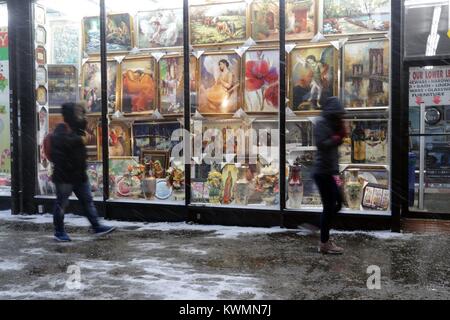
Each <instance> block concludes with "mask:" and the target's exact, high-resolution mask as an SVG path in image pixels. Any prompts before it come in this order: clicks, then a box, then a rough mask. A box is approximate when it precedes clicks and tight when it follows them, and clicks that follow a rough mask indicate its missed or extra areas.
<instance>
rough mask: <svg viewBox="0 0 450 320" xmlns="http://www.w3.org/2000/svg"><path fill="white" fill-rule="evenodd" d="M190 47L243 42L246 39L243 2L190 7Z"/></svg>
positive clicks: (245, 7) (245, 10) (245, 17)
mask: <svg viewBox="0 0 450 320" xmlns="http://www.w3.org/2000/svg"><path fill="white" fill-rule="evenodd" d="M189 18H190V20H189V22H190V23H189V25H190V33H191V37H190V39H191V44H192V45H207V44H210V45H214V44H219V43H230V42H231V43H236V42H243V41H245V40H246V39H247V3H246V2H245V1H237V2H227V3H214V4H203V5H192V6H190V12H189Z"/></svg>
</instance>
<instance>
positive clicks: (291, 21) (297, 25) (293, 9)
mask: <svg viewBox="0 0 450 320" xmlns="http://www.w3.org/2000/svg"><path fill="white" fill-rule="evenodd" d="M318 3H319V0H286V40H304V39H312V38H313V37H314V35H315V34H316V33H317V15H316V12H317V7H318Z"/></svg>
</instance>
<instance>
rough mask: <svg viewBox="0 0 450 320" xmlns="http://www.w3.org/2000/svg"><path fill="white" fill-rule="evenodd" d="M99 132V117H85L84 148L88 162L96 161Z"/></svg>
mask: <svg viewBox="0 0 450 320" xmlns="http://www.w3.org/2000/svg"><path fill="white" fill-rule="evenodd" d="M99 130H101V127H100V118H99V117H95V116H94V117H91V116H90V117H87V125H86V130H85V132H86V148H87V151H88V160H90V161H95V160H97V159H98V133H99Z"/></svg>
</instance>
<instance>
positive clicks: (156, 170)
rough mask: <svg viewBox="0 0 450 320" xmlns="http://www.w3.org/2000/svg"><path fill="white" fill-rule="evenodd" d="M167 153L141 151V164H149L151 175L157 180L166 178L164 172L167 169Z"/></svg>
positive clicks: (168, 155)
mask: <svg viewBox="0 0 450 320" xmlns="http://www.w3.org/2000/svg"><path fill="white" fill-rule="evenodd" d="M169 160H170V153H169V151H156V150H142V153H141V159H140V161H141V163H151V165H152V170H153V174H154V175H155V178H157V179H163V178H165V177H166V171H167V169H168V168H169Z"/></svg>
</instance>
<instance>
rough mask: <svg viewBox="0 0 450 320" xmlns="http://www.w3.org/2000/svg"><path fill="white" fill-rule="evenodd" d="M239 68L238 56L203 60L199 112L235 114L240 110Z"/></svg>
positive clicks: (207, 57)
mask: <svg viewBox="0 0 450 320" xmlns="http://www.w3.org/2000/svg"><path fill="white" fill-rule="evenodd" d="M238 68H239V61H238V58H237V55H220V56H219V55H210V56H205V57H202V58H201V70H200V77H201V79H200V90H199V106H198V111H199V112H201V113H233V112H235V111H236V110H237V109H238V97H239V95H238V93H239V87H240V85H239V79H238V78H239V77H238V75H239V72H238V70H239V69H238Z"/></svg>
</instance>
